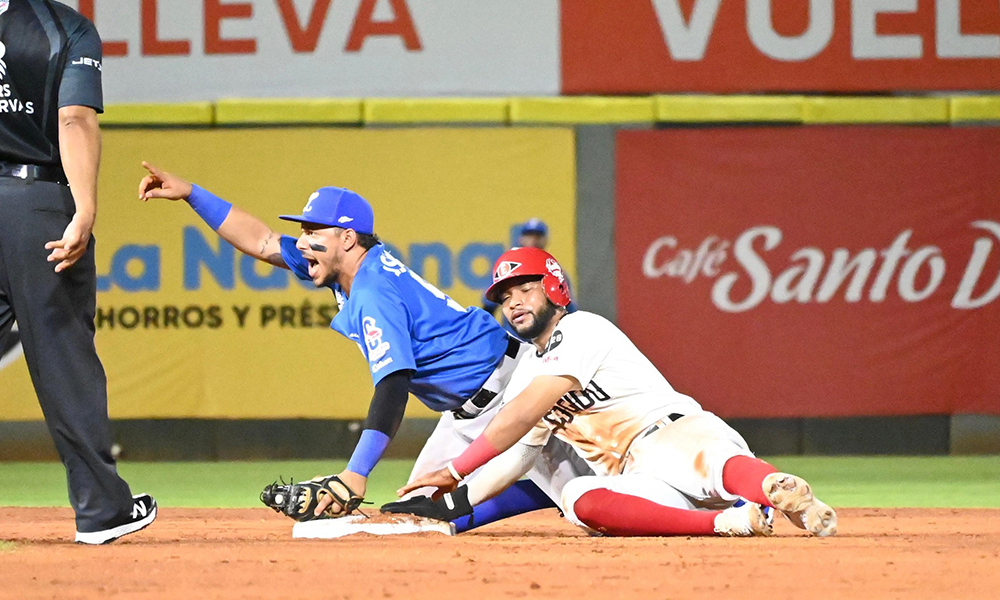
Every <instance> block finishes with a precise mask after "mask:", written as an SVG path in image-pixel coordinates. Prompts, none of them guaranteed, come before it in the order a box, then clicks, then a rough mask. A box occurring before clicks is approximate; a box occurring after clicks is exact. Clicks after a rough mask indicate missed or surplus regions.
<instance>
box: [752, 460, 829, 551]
mask: <svg viewBox="0 0 1000 600" xmlns="http://www.w3.org/2000/svg"><path fill="white" fill-rule="evenodd" d="M762 487H763V488H764V494H766V495H767V498H768V500H770V501H771V504H773V505H774V507H775V508H777V509H778V510H780V511H781V512H782V514H784V515H785V516H786V517H788V520H789V521H791V522H792V524H793V525H795V526H796V527H799V528H801V529H805V530H806V531H808V532H809V533H811V534H813V535H815V536H819V537H826V536H828V535H833V534H835V533H837V513H836V512H835V511H834V510H833V509H832V508H830V507H829V506H828V505H827V504H826V503H824V502H821V501H819V500H818V499H817V498H816V497H815V496H813V493H812V488H811V487H809V484H808V483H806V480H805V479H802V478H801V477H796V476H795V475H789V474H788V473H771V474H770V475H768V476H767V477H765V478H764V483H763V484H762Z"/></svg>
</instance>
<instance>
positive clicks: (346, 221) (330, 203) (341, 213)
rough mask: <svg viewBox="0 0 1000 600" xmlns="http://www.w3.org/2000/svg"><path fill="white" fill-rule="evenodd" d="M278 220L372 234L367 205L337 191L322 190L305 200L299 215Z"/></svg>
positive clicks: (347, 192)
mask: <svg viewBox="0 0 1000 600" xmlns="http://www.w3.org/2000/svg"><path fill="white" fill-rule="evenodd" d="M278 218H279V219H284V220H285V221H295V222H296V223H316V224H318V225H326V226H328V227H343V228H344V229H353V230H354V231H357V232H358V233H367V234H372V233H374V232H375V212H374V211H372V205H371V204H368V201H367V200H365V199H364V198H362V197H361V196H359V195H358V194H356V193H354V192H352V191H351V190H345V189H344V188H339V187H322V188H319V189H318V190H316V191H315V192H313V193H312V195H311V196H309V201H308V202H307V203H306V206H305V208H303V209H302V215H301V216H300V215H281V216H280V217H278Z"/></svg>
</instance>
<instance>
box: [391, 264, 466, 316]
mask: <svg viewBox="0 0 1000 600" xmlns="http://www.w3.org/2000/svg"><path fill="white" fill-rule="evenodd" d="M382 268H383V269H385V270H386V271H389V272H390V273H393V274H395V275H396V277H399V276H400V275H402V274H403V273H408V274H409V275H410V277H412V278H413V279H415V280H416V282H417V283H419V284H420V285H422V286H424V289H425V290H427V291H428V292H430V293H432V294H434V297H435V298H440V299H441V300H444V301H445V303H446V304H447V305H448V308H451V309H454V310H457V311H458V312H461V313H464V312H465V311H466V308H465V307H464V306H462V305H461V304H459V303H458V302H455V301H454V300H452V299H451V298H450V297H449V296H448V295H447V294H445V293H444V292H442V291H441V290H439V289H437V288H436V287H434V286H433V285H431V284H430V283H429V282H427V281H426V280H425V279H424V278H423V277H421V276H420V275H417V274H416V273H414V272H413V270H412V269H407V268H406V265H404V264H403V263H401V262H399V259H397V258H396V257H395V256H393V255H391V254H389V253H388V252H383V253H382Z"/></svg>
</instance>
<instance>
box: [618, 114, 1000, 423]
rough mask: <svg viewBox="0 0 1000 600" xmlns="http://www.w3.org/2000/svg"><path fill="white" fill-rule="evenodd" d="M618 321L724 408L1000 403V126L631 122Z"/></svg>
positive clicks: (623, 153)
mask: <svg viewBox="0 0 1000 600" xmlns="http://www.w3.org/2000/svg"><path fill="white" fill-rule="evenodd" d="M617 160H618V165H617V192H616V194H617V199H616V211H617V212H616V225H615V227H616V231H615V233H616V240H617V242H616V244H617V250H616V251H617V267H618V273H617V277H618V318H619V325H620V326H621V327H622V329H623V330H624V331H625V332H626V333H627V334H628V335H629V336H631V337H632V339H633V340H634V341H635V343H636V344H637V345H638V346H639V348H640V349H641V350H642V351H643V352H644V353H646V355H647V356H648V357H649V358H650V359H651V360H652V361H653V362H654V363H655V364H656V365H657V367H658V368H659V369H660V370H661V371H662V372H663V374H664V375H665V376H666V378H667V380H668V381H670V382H671V383H672V384H673V385H674V387H675V388H677V389H678V390H679V391H682V392H684V393H688V394H690V395H692V396H693V397H695V398H696V399H697V400H699V401H700V402H701V403H702V404H703V405H704V406H705V407H706V408H707V409H709V410H712V411H714V412H717V413H718V414H720V415H722V416H726V417H821V416H848V415H911V414H955V413H978V414H1000V343H998V337H1000V336H998V333H1000V130H998V129H993V128H983V129H973V128H965V129H960V128H949V129H944V128H931V127H910V128H901V127H899V128H897V127H823V128H815V129H814V128H806V127H795V128H727V129H685V130H674V131H664V130H660V131H623V132H620V133H619V134H618V140H617Z"/></svg>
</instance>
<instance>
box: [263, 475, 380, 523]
mask: <svg viewBox="0 0 1000 600" xmlns="http://www.w3.org/2000/svg"><path fill="white" fill-rule="evenodd" d="M326 496H331V497H332V498H333V503H332V504H330V506H328V507H327V508H326V510H324V511H323V512H322V513H321V514H320V516H318V517H317V516H315V515H314V514H313V512H314V511H315V510H316V505H317V504H319V501H320V500H322V499H323V498H325V497H326ZM362 500H364V498H363V497H361V496H359V495H357V494H356V493H355V492H354V490H352V489H351V488H349V487H348V486H347V484H346V483H344V482H343V480H341V479H340V477H337V476H336V475H329V476H327V477H322V476H320V477H315V478H313V479H311V480H309V481H301V482H299V483H285V482H284V481H280V482H279V481H275V482H274V483H272V484H270V485H268V486H267V487H265V488H264V491H262V492H261V493H260V501H261V502H263V503H264V504H266V505H267V506H269V507H271V508H273V509H274V510H275V512H279V513H282V514H284V515H286V516H288V517H291V518H292V519H295V520H296V521H312V520H313V519H330V518H334V517H343V516H346V515H349V514H351V513H352V512H354V511H355V510H357V508H358V506H360V505H361V502H362Z"/></svg>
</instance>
